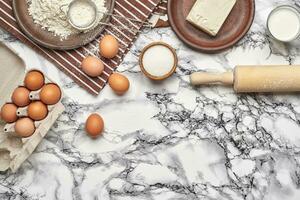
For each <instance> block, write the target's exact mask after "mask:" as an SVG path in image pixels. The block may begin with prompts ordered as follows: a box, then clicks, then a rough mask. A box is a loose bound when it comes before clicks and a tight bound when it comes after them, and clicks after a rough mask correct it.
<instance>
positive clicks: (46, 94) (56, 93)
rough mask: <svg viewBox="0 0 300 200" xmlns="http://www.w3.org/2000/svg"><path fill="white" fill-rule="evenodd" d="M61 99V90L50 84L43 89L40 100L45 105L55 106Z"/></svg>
mask: <svg viewBox="0 0 300 200" xmlns="http://www.w3.org/2000/svg"><path fill="white" fill-rule="evenodd" d="M60 98H61V90H60V88H59V87H58V86H57V85H56V84H53V83H49V84H46V85H44V86H43V87H42V90H41V92H40V99H41V101H42V102H43V103H44V104H46V105H54V104H56V103H58V102H59V100H60Z"/></svg>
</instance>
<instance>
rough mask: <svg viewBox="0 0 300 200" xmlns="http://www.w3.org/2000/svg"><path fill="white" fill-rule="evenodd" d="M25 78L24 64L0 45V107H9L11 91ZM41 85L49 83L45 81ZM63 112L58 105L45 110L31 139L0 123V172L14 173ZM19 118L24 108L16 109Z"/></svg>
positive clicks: (35, 94)
mask: <svg viewBox="0 0 300 200" xmlns="http://www.w3.org/2000/svg"><path fill="white" fill-rule="evenodd" d="M25 75H26V71H25V63H24V61H23V60H22V59H21V58H20V57H19V56H18V55H17V54H16V53H15V52H14V51H12V50H11V49H9V48H8V47H7V46H5V45H4V44H3V43H1V42H0V106H1V107H2V106H3V105H4V104H5V103H11V95H12V93H13V91H14V90H15V89H16V88H17V87H19V86H23V81H24V78H25ZM45 83H53V82H51V80H49V79H48V78H47V77H45ZM39 92H40V91H33V92H31V93H30V99H31V100H37V99H39ZM64 110H65V108H64V106H63V104H62V103H61V101H60V102H58V103H57V104H55V105H52V106H48V115H47V117H46V118H45V119H43V120H41V121H36V122H35V127H36V129H35V132H34V134H33V135H32V136H30V137H27V138H21V137H19V136H18V135H17V134H16V133H15V132H14V125H15V123H11V124H6V123H5V122H4V121H2V120H1V119H0V171H6V170H8V169H11V170H12V172H16V171H17V170H18V168H19V167H20V166H21V165H22V163H23V162H24V161H25V160H26V159H27V158H28V157H29V156H30V155H31V154H32V152H33V151H34V150H35V148H36V147H37V146H38V145H39V143H40V142H41V141H42V139H43V138H44V137H45V135H46V134H47V132H48V131H49V130H50V128H51V126H52V125H53V124H54V122H55V121H56V120H57V118H58V117H59V116H60V115H61V113H62V112H63V111H64ZM17 115H18V116H19V117H24V116H27V107H23V108H18V110H17Z"/></svg>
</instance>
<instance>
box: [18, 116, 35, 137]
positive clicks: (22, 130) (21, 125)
mask: <svg viewBox="0 0 300 200" xmlns="http://www.w3.org/2000/svg"><path fill="white" fill-rule="evenodd" d="M34 131H35V125H34V122H33V121H32V120H31V119H30V118H28V117H25V118H21V119H19V120H18V121H17V122H16V124H15V132H16V133H17V134H18V135H19V136H21V137H29V136H31V135H32V134H33V133H34Z"/></svg>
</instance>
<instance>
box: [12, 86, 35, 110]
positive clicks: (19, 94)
mask: <svg viewBox="0 0 300 200" xmlns="http://www.w3.org/2000/svg"><path fill="white" fill-rule="evenodd" d="M29 93H30V91H29V90H28V89H27V88H25V87H18V88H17V89H15V91H14V92H13V94H12V96H11V100H12V102H13V103H14V104H16V105H17V106H19V107H25V106H28V104H29V103H30V99H29Z"/></svg>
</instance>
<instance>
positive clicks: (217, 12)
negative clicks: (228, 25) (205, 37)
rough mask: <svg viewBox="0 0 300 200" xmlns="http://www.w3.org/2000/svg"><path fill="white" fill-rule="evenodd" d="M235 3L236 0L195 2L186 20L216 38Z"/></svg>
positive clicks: (199, 0)
mask: <svg viewBox="0 0 300 200" xmlns="http://www.w3.org/2000/svg"><path fill="white" fill-rule="evenodd" d="M235 3H236V0H197V1H196V3H195V4H194V6H193V8H192V10H191V11H190V13H189V14H188V16H187V18H186V20H187V21H188V22H190V23H191V24H193V25H195V26H196V27H198V28H199V29H201V30H202V31H205V32H206V33H208V34H210V35H212V36H216V35H217V34H218V32H219V30H220V29H221V27H222V25H223V23H224V22H225V20H226V19H227V17H228V15H229V14H230V12H231V10H232V8H233V7H234V5H235Z"/></svg>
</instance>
